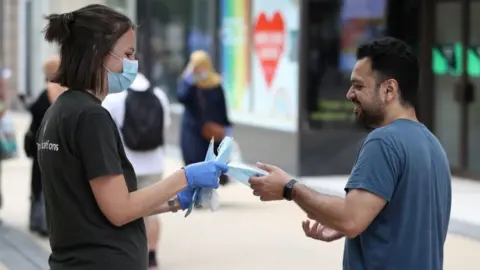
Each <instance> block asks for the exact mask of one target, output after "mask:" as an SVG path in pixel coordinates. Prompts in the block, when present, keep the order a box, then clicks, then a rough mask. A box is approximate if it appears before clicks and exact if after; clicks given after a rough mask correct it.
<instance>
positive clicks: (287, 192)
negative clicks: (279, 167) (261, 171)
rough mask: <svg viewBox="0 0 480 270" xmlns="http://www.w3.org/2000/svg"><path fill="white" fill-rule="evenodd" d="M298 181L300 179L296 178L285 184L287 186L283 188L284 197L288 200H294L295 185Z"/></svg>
mask: <svg viewBox="0 0 480 270" xmlns="http://www.w3.org/2000/svg"><path fill="white" fill-rule="evenodd" d="M296 183H298V181H297V180H295V179H292V180H290V181H289V182H288V183H287V184H286V185H285V188H283V198H285V200H287V201H291V200H292V191H293V186H295V184H296Z"/></svg>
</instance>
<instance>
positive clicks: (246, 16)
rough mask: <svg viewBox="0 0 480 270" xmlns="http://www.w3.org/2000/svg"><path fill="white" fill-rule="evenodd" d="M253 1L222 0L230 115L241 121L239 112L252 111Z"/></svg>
mask: <svg viewBox="0 0 480 270" xmlns="http://www.w3.org/2000/svg"><path fill="white" fill-rule="evenodd" d="M250 2H251V1H250V0H222V1H221V2H220V12H221V14H220V18H221V27H220V31H221V32H220V35H221V42H220V44H221V46H220V50H221V55H220V59H221V65H220V70H221V73H222V76H223V80H224V87H225V92H226V98H227V105H228V109H229V114H230V117H231V118H232V120H233V121H234V122H238V119H237V118H238V117H236V116H238V115H242V114H245V113H248V112H249V111H250V96H249V83H250V48H249V27H248V26H249V24H250Z"/></svg>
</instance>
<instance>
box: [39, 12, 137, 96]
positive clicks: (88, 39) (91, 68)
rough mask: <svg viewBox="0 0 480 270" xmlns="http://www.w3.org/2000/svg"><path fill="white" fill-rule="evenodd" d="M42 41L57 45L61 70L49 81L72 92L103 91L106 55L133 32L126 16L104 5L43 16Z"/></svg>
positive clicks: (132, 26) (130, 22) (131, 24)
mask: <svg viewBox="0 0 480 270" xmlns="http://www.w3.org/2000/svg"><path fill="white" fill-rule="evenodd" d="M45 19H47V20H48V25H47V26H46V27H45V29H44V30H43V31H44V33H45V40H47V41H48V42H56V43H58V44H59V45H60V57H61V59H62V60H61V63H60V67H59V69H58V71H57V73H56V74H55V76H54V77H53V78H52V80H51V81H52V82H55V83H59V84H60V85H62V86H65V87H68V88H70V89H75V90H92V91H95V93H98V92H103V91H105V89H106V87H105V83H106V81H107V80H106V74H107V71H106V70H105V66H104V59H105V56H106V55H107V54H108V53H109V52H110V51H111V50H112V48H113V47H114V45H115V43H116V42H117V40H118V39H119V38H120V37H121V36H123V35H124V34H125V33H126V32H127V31H128V30H130V29H133V28H134V25H133V23H132V21H131V20H130V19H129V18H128V17H127V16H125V15H123V14H121V13H119V12H117V11H115V10H113V9H111V8H109V7H106V6H103V5H88V6H86V7H83V8H81V9H78V10H75V11H72V12H69V13H64V14H51V15H48V16H46V17H45Z"/></svg>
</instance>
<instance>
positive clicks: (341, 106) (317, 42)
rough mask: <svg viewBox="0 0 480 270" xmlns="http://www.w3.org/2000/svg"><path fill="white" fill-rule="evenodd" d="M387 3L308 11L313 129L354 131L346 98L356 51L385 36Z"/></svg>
mask: <svg viewBox="0 0 480 270" xmlns="http://www.w3.org/2000/svg"><path fill="white" fill-rule="evenodd" d="M386 2H387V1H386V0H344V1H329V2H316V3H311V4H310V6H309V8H308V13H309V14H308V18H309V23H308V56H307V57H308V75H307V95H306V100H307V106H306V107H307V115H308V123H309V125H310V127H311V128H323V127H343V126H345V127H354V126H355V125H352V124H353V122H354V115H353V113H352V104H351V102H350V101H348V100H346V98H345V94H346V92H347V91H348V88H349V86H350V83H349V81H350V73H351V71H352V69H353V66H354V65H355V62H356V56H355V53H356V48H357V47H358V45H360V44H361V43H363V42H366V41H368V40H371V39H372V38H376V37H380V36H383V35H384V30H385V6H386Z"/></svg>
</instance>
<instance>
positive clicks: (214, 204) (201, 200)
mask: <svg viewBox="0 0 480 270" xmlns="http://www.w3.org/2000/svg"><path fill="white" fill-rule="evenodd" d="M233 144H234V141H233V138H232V137H225V138H224V139H223V141H222V142H221V143H220V145H219V146H218V155H215V153H214V151H213V147H214V141H213V139H212V140H211V141H210V145H209V146H208V149H207V153H206V155H205V161H210V160H217V161H220V162H224V163H227V162H228V161H229V160H230V155H231V153H232V149H233ZM192 202H193V203H192V205H190V207H189V208H188V210H187V212H186V213H185V217H188V215H190V213H191V212H192V210H193V207H194V206H195V205H198V206H201V207H202V208H210V210H212V211H216V210H218V209H219V208H220V199H219V196H218V192H217V190H215V189H212V188H196V189H195V191H194V192H193V199H192Z"/></svg>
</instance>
